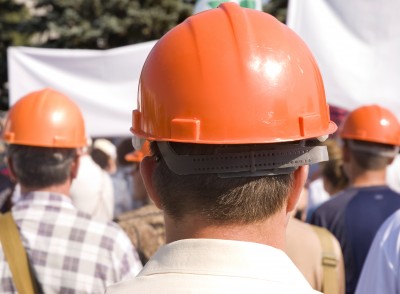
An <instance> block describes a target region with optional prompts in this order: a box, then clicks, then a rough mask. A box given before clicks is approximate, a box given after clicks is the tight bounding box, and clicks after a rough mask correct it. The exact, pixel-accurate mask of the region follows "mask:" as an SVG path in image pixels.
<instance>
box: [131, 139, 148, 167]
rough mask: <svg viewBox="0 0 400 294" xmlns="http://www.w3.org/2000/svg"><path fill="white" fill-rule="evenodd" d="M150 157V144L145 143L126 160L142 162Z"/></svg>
mask: <svg viewBox="0 0 400 294" xmlns="http://www.w3.org/2000/svg"><path fill="white" fill-rule="evenodd" d="M147 155H150V143H149V141H145V142H144V144H143V145H142V148H141V149H140V150H134V151H132V152H130V153H128V154H127V155H125V160H126V161H129V162H141V161H142V159H143V158H145V157H146V156H147Z"/></svg>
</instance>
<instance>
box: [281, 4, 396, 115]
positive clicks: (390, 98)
mask: <svg viewBox="0 0 400 294" xmlns="http://www.w3.org/2000/svg"><path fill="white" fill-rule="evenodd" d="M399 11H400V1H398V0H386V1H375V0H351V1H343V0H290V2H289V8H288V19H287V23H288V25H289V26H290V27H291V28H292V29H294V30H295V31H296V32H297V33H298V34H299V35H300V36H301V37H302V38H303V39H304V40H305V42H306V43H307V44H308V46H309V47H310V49H311V50H312V52H313V53H314V55H315V57H316V59H317V62H318V65H319V67H320V69H321V72H322V76H323V80H324V82H325V90H326V94H327V98H328V102H329V103H331V104H333V105H336V106H339V107H343V108H345V109H348V110H352V109H354V108H356V107H359V106H361V105H366V104H373V103H378V104H380V105H382V106H385V107H387V108H390V109H391V110H392V111H393V112H395V113H396V115H397V116H398V117H399V118H400V58H399V54H400V17H399Z"/></svg>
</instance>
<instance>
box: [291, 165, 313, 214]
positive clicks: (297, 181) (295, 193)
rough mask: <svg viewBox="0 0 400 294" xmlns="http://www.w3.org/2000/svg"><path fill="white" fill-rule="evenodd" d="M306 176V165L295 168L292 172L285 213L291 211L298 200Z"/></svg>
mask: <svg viewBox="0 0 400 294" xmlns="http://www.w3.org/2000/svg"><path fill="white" fill-rule="evenodd" d="M307 176H308V165H303V166H300V167H299V168H297V169H296V170H295V171H294V174H293V177H294V179H293V186H292V189H291V191H290V192H289V197H288V201H287V205H286V213H290V212H292V211H293V210H294V209H295V208H296V205H297V202H298V201H299V198H300V195H301V193H302V191H303V188H304V185H305V183H306V180H307Z"/></svg>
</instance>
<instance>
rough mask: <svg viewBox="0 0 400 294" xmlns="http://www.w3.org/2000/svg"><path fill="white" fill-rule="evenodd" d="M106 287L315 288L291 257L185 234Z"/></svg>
mask: <svg viewBox="0 0 400 294" xmlns="http://www.w3.org/2000/svg"><path fill="white" fill-rule="evenodd" d="M107 290H108V291H107V293H109V294H116V293H146V294H153V293H154V294H155V293H171V294H172V293H174V294H179V293H208V294H214V293H218V294H220V293H241V294H243V293H274V294H293V293H296V294H316V293H319V292H317V291H315V290H313V289H312V288H311V286H310V285H309V284H308V282H307V281H306V280H305V278H304V277H303V276H302V274H301V273H300V271H299V270H298V269H297V268H296V266H295V265H294V264H293V263H292V261H291V260H290V259H289V257H288V256H287V255H286V254H285V253H284V252H283V251H281V250H278V249H276V248H273V247H270V246H266V245H262V244H257V243H250V242H241V241H230V240H217V239H186V240H180V241H176V242H173V243H170V244H167V245H165V246H163V247H161V248H160V249H159V250H158V251H157V253H156V254H155V255H154V256H153V258H151V259H150V260H149V262H148V263H147V264H146V266H145V267H144V268H143V270H142V271H141V272H140V273H139V275H138V276H137V277H136V278H135V279H133V280H130V281H126V282H122V283H119V284H117V285H114V286H112V287H110V288H108V289H107Z"/></svg>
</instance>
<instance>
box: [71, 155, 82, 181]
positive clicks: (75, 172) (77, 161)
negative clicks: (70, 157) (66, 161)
mask: <svg viewBox="0 0 400 294" xmlns="http://www.w3.org/2000/svg"><path fill="white" fill-rule="evenodd" d="M80 160H81V155H80V153H78V154H77V155H76V156H75V158H74V161H72V164H71V169H70V170H71V173H70V174H71V180H73V179H75V178H76V177H77V176H78V171H79V164H80Z"/></svg>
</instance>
